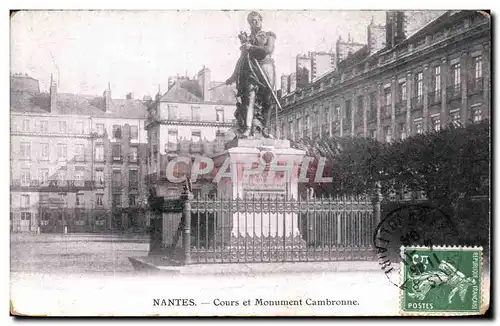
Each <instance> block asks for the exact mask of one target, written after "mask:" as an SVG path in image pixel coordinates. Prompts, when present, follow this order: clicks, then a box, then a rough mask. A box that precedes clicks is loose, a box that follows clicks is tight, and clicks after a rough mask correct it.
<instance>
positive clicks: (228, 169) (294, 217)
mask: <svg viewBox="0 0 500 326" xmlns="http://www.w3.org/2000/svg"><path fill="white" fill-rule="evenodd" d="M304 155H305V151H302V150H297V149H293V148H290V143H289V141H288V140H273V139H259V140H251V139H235V140H233V141H232V142H229V143H228V144H226V150H225V151H224V152H223V153H221V154H219V155H217V156H216V157H214V158H213V161H214V166H215V168H216V170H217V171H220V170H222V171H223V172H224V175H223V177H222V178H221V179H220V181H219V182H218V183H217V194H218V196H219V197H222V198H232V199H234V200H236V199H239V200H238V202H237V203H238V204H237V206H236V211H235V212H234V213H232V214H231V215H232V216H229V218H231V219H232V221H227V222H229V223H230V225H231V237H232V238H236V239H235V240H236V241H235V243H240V242H242V239H244V238H246V239H248V238H250V239H255V238H258V239H262V238H264V239H277V238H283V237H285V238H286V239H288V238H292V239H300V240H302V239H301V237H300V232H299V228H298V225H299V224H298V223H299V221H298V213H297V212H285V211H279V210H278V211H276V210H274V211H272V210H270V209H269V205H267V204H268V203H270V202H273V203H279V202H283V203H284V202H285V201H286V200H290V199H292V198H298V175H299V169H300V166H301V163H302V159H303V158H304ZM219 173H220V172H219ZM239 203H241V205H239ZM274 206H275V207H276V205H274ZM243 242H245V241H243ZM278 242H279V241H278ZM293 242H296V241H293ZM280 243H281V242H280Z"/></svg>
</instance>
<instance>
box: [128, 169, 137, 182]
mask: <svg viewBox="0 0 500 326" xmlns="http://www.w3.org/2000/svg"><path fill="white" fill-rule="evenodd" d="M128 180H129V183H130V184H132V185H135V186H137V184H138V183H139V176H138V173H137V170H130V171H129V172H128Z"/></svg>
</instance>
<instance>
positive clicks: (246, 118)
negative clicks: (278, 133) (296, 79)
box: [226, 11, 277, 138]
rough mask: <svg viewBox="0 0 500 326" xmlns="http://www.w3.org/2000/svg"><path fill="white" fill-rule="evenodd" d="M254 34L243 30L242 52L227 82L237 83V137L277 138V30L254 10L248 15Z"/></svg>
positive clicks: (240, 37) (240, 35) (241, 35)
mask: <svg viewBox="0 0 500 326" xmlns="http://www.w3.org/2000/svg"><path fill="white" fill-rule="evenodd" d="M247 21H248V23H249V24H250V29H251V34H250V35H247V33H246V32H241V33H240V34H239V35H238V37H239V39H240V41H241V47H240V50H241V55H240V58H239V59H238V62H237V64H236V67H235V69H234V72H233V74H232V75H231V77H229V79H228V80H227V81H226V84H227V85H231V84H233V83H236V89H237V94H236V97H237V103H236V111H235V118H236V126H235V128H236V130H235V133H236V137H238V138H249V137H252V138H261V137H264V138H273V136H272V135H271V132H270V130H269V120H270V117H271V114H272V109H271V108H272V106H273V101H277V98H276V94H275V93H274V87H275V80H276V72H275V66H274V59H273V58H272V54H273V52H274V42H275V39H276V35H275V34H274V33H273V32H265V31H263V30H262V16H261V15H260V14H259V13H258V12H255V11H252V12H251V13H250V14H248V16H247Z"/></svg>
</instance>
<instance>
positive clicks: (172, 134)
mask: <svg viewBox="0 0 500 326" xmlns="http://www.w3.org/2000/svg"><path fill="white" fill-rule="evenodd" d="M177 143H178V140H177V130H169V131H168V148H169V149H170V150H173V151H176V150H177Z"/></svg>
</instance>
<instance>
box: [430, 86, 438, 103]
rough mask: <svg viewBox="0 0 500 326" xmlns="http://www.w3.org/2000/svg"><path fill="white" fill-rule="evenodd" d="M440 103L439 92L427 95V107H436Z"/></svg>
mask: <svg viewBox="0 0 500 326" xmlns="http://www.w3.org/2000/svg"><path fill="white" fill-rule="evenodd" d="M439 103H441V90H440V89H438V90H437V91H434V92H430V93H429V105H436V104H439Z"/></svg>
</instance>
